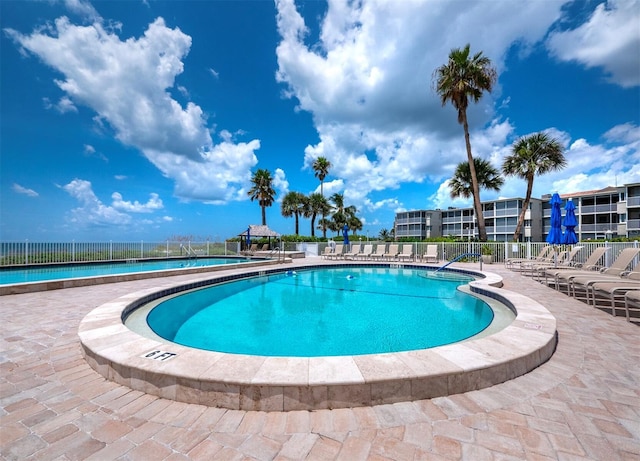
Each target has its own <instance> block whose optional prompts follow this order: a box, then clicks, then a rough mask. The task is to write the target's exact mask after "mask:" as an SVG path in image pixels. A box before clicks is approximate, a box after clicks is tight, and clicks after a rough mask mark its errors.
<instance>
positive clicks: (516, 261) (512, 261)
mask: <svg viewBox="0 0 640 461" xmlns="http://www.w3.org/2000/svg"><path fill="white" fill-rule="evenodd" d="M552 256H553V246H551V245H546V246H544V247H542V249H541V250H540V253H538V256H534V257H533V258H507V259H505V261H504V265H505V267H506V268H508V269H511V270H517V269H515V268H514V266H515V265H518V266H519V265H521V264H522V263H531V262H535V261H547V260H548V259H549V257H552Z"/></svg>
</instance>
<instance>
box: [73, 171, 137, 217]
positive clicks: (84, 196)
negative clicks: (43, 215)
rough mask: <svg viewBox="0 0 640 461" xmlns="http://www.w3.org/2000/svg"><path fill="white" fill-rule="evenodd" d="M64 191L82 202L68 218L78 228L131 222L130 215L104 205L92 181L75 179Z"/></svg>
mask: <svg viewBox="0 0 640 461" xmlns="http://www.w3.org/2000/svg"><path fill="white" fill-rule="evenodd" d="M62 189H63V190H64V191H65V192H67V193H68V194H69V195H71V196H72V197H73V198H75V199H76V200H77V201H78V202H80V206H79V207H77V208H74V209H73V210H71V211H70V212H69V216H68V219H69V221H70V222H71V223H73V224H75V225H77V226H85V227H94V226H97V227H106V226H118V225H124V224H129V223H130V222H131V216H129V215H128V214H126V213H121V212H120V211H118V210H116V209H115V208H114V207H111V206H108V205H105V204H104V203H102V201H100V199H99V198H98V197H97V196H96V194H95V193H94V192H93V188H92V185H91V182H90V181H86V180H84V179H74V180H73V181H71V182H70V183H69V184H66V185H64V186H62Z"/></svg>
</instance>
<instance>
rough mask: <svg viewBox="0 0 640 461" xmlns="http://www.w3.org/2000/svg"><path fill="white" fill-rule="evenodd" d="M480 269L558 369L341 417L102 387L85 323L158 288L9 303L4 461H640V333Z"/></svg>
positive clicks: (525, 282)
mask: <svg viewBox="0 0 640 461" xmlns="http://www.w3.org/2000/svg"><path fill="white" fill-rule="evenodd" d="M304 262H305V260H297V261H296V262H294V264H293V265H292V267H295V265H298V264H304ZM461 266H462V265H461ZM476 267H477V266H476ZM476 267H473V268H476ZM485 270H490V271H493V272H496V273H499V274H500V275H502V276H503V277H504V282H505V288H507V289H510V290H513V291H516V292H519V293H523V294H526V295H527V296H530V297H532V298H534V299H535V300H537V301H538V302H540V303H542V304H543V305H544V306H545V307H547V309H549V311H551V313H552V314H554V315H555V316H556V318H557V321H558V324H557V329H558V333H559V340H558V348H557V350H556V352H555V354H554V355H553V357H552V358H551V360H549V361H548V362H547V363H545V364H544V365H542V366H540V367H539V368H537V369H535V370H534V371H532V372H530V373H528V374H527V375H524V376H522V377H519V378H516V379H514V380H511V381H507V382H505V383H503V384H500V385H496V386H493V387H491V388H488V389H483V390H479V391H473V392H468V393H465V394H458V395H452V396H449V397H440V398H436V399H431V400H421V401H415V402H404V403H396V404H390V405H379V406H374V407H362V408H354V409H339V410H317V411H293V412H269V413H266V412H250V411H238V410H224V409H219V408H212V407H206V406H201V405H194V404H185V403H180V402H174V401H171V400H165V399H162V398H158V397H155V396H151V395H147V394H144V393H142V392H139V391H132V390H130V389H128V388H126V387H123V386H120V385H117V384H115V383H112V382H109V381H106V380H105V379H104V378H103V377H102V376H100V375H98V374H97V373H96V372H94V371H93V370H92V369H91V368H90V367H89V366H88V365H87V364H86V363H85V361H84V359H83V357H82V355H81V351H80V342H79V340H78V336H77V328H78V325H79V323H80V321H81V320H82V318H83V317H84V316H85V315H86V314H87V313H88V312H89V311H91V310H92V309H93V308H95V307H96V306H98V305H100V304H103V303H105V302H106V301H109V300H111V299H115V298H117V297H119V296H122V295H124V294H126V293H128V292H132V291H137V290H141V289H144V288H150V287H154V286H156V285H157V284H159V283H160V282H159V280H160V279H148V280H140V281H134V282H122V283H117V284H107V285H98V286H90V287H82V288H70V289H63V290H54V291H48V292H39V293H27V294H20V295H8V296H2V297H0V313H1V314H2V317H1V318H2V328H1V329H0V456H2V458H3V459H7V460H30V459H38V460H54V459H55V460H58V459H59V460H85V459H95V460H112V459H118V460H163V459H167V460H180V459H194V460H199V459H202V460H212V459H221V460H304V459H309V460H324V459H328V460H329V459H331V460H333V459H337V460H348V461H352V460H360V459H371V460H421V459H425V460H452V459H465V460H474V461H475V460H521V459H530V460H603V461H610V460H640V329H639V327H638V326H637V325H634V324H631V323H628V322H626V320H625V319H624V318H623V317H612V316H611V315H610V314H608V313H605V312H602V311H600V310H598V309H595V308H592V307H589V306H587V305H586V304H584V303H582V302H580V301H576V300H573V299H571V298H568V297H566V296H564V295H562V294H559V293H557V292H555V291H554V290H552V289H550V288H547V287H545V286H543V285H541V284H539V283H537V282H535V281H533V280H530V279H529V278H526V277H523V276H520V275H518V274H517V273H513V272H510V271H508V270H506V269H505V268H504V267H503V266H502V265H497V264H496V265H492V266H488V267H485ZM175 279H178V280H180V279H184V280H188V279H189V276H178V277H175Z"/></svg>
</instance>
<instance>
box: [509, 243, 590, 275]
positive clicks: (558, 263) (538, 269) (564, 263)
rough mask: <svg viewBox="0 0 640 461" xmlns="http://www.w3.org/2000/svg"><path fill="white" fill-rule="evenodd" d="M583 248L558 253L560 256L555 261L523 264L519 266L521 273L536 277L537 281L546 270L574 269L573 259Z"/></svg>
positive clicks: (578, 247)
mask: <svg viewBox="0 0 640 461" xmlns="http://www.w3.org/2000/svg"><path fill="white" fill-rule="evenodd" d="M582 248H583V247H581V246H574V247H573V248H572V249H571V250H569V251H562V252H560V254H559V255H558V258H557V260H553V258H552V260H550V261H539V262H535V263H527V264H525V263H523V264H521V265H520V267H521V268H522V272H525V275H527V274H526V272H527V271H528V272H529V275H530V276H531V277H534V276H535V277H536V278H537V280H538V281H540V280H541V277H542V275H543V274H544V271H545V270H547V269H556V268H558V267H564V268H571V267H574V266H573V264H574V259H575V257H576V256H577V255H578V253H579V252H580V251H581V250H582Z"/></svg>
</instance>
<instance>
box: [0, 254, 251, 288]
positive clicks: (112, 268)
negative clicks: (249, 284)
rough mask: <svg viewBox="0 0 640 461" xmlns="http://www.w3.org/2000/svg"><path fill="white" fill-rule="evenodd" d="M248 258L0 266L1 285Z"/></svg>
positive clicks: (230, 262) (176, 267)
mask: <svg viewBox="0 0 640 461" xmlns="http://www.w3.org/2000/svg"><path fill="white" fill-rule="evenodd" d="M247 261H249V260H248V259H246V258H198V259H173V260H170V259H165V260H156V261H135V262H121V263H89V264H64V265H57V266H38V267H28V268H20V269H14V268H11V269H0V285H8V284H14V283H25V282H42V281H46V280H59V279H71V278H85V277H95V276H100V275H115V274H132V273H137V272H150V271H161V270H169V269H180V268H184V267H200V266H216V265H219V264H236V263H242V262H247Z"/></svg>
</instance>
